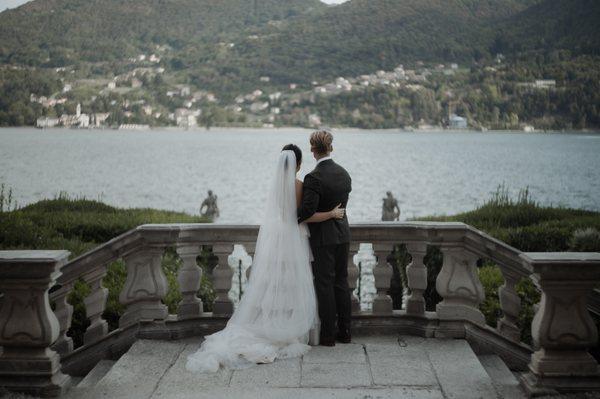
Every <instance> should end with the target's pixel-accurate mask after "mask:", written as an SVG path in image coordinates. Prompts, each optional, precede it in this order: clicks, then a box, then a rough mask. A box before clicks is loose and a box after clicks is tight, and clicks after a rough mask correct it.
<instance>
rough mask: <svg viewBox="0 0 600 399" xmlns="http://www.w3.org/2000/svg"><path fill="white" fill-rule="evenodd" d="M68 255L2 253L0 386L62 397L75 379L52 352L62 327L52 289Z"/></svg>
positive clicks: (51, 252)
mask: <svg viewBox="0 0 600 399" xmlns="http://www.w3.org/2000/svg"><path fill="white" fill-rule="evenodd" d="M68 257H69V252H68V251H0V292H3V293H4V299H3V303H2V308H1V309H0V346H2V347H3V348H2V351H1V353H0V387H1V388H4V389H7V390H10V391H18V392H24V393H27V394H30V395H36V396H60V395H61V394H62V393H64V391H65V389H66V387H67V386H68V385H69V384H70V377H69V376H68V375H65V374H62V373H61V371H60V356H59V355H58V354H57V353H56V352H55V351H53V350H52V349H50V346H51V345H52V344H53V343H54V342H55V341H56V340H57V339H58V335H59V333H60V325H59V322H58V319H57V318H56V315H55V314H54V313H53V312H52V309H51V308H50V301H49V295H48V290H49V289H50V287H52V286H54V284H55V283H56V279H57V278H58V277H59V276H60V271H59V270H60V268H61V267H62V265H64V264H65V263H66V262H67V259H68Z"/></svg>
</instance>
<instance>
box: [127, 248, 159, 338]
mask: <svg viewBox="0 0 600 399" xmlns="http://www.w3.org/2000/svg"><path fill="white" fill-rule="evenodd" d="M163 253H164V249H163V248H154V247H151V248H143V249H141V250H140V251H139V252H135V253H133V254H130V255H128V256H126V257H125V259H124V260H125V265H126V266H127V280H125V286H124V287H123V290H122V291H121V294H120V295H119V300H120V302H121V303H122V304H124V305H126V306H127V308H126V310H125V313H124V314H123V316H121V318H120V319H119V327H121V328H123V327H128V326H130V325H132V324H135V323H137V322H138V321H140V320H164V319H165V318H166V317H167V313H168V311H167V307H166V305H164V304H163V303H162V299H163V298H164V297H165V295H166V294H167V289H168V283H167V278H166V277H165V275H164V273H163V271H162V267H161V261H162V255H163Z"/></svg>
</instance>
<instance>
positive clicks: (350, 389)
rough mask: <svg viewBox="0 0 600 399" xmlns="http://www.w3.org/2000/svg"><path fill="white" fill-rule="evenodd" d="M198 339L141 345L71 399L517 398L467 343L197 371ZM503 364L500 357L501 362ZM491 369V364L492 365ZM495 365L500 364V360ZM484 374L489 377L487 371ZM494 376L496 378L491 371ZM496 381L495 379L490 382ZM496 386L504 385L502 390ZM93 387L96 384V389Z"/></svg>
mask: <svg viewBox="0 0 600 399" xmlns="http://www.w3.org/2000/svg"><path fill="white" fill-rule="evenodd" d="M200 342H201V339H200V338H194V339H187V340H181V341H149V340H140V341H137V342H136V343H135V344H134V345H133V346H132V347H131V349H130V350H129V351H128V352H127V353H126V354H125V355H123V356H122V357H121V358H120V359H119V360H118V361H117V362H116V363H115V364H114V365H112V364H111V365H110V369H108V367H106V368H107V369H108V372H106V370H105V371H104V372H106V374H105V375H104V372H101V373H100V374H101V376H99V377H97V378H99V380H98V381H97V382H96V381H93V383H92V382H90V381H87V380H90V379H93V378H92V376H93V374H94V372H92V373H90V375H88V377H90V378H87V377H86V379H84V380H83V381H82V382H81V383H80V384H79V386H76V387H74V388H72V389H71V390H70V391H69V392H68V393H67V397H68V398H85V399H93V398H130V399H133V398H169V399H171V398H173V399H184V398H190V399H191V398H195V399H197V398H210V399H215V398H232V399H233V398H252V399H255V398H259V399H272V398H285V399H290V398H307V399H308V398H311V399H312V398H373V399H375V398H382V399H384V398H423V399H425V398H431V399H441V398H461V399H468V398H504V397H506V398H519V397H524V396H523V394H522V392H521V390H520V388H518V386H517V385H516V379H514V376H513V375H512V374H511V373H510V372H509V371H508V369H506V367H505V366H504V364H503V363H501V364H500V367H498V364H496V365H494V364H493V363H494V361H493V359H491V360H492V361H491V363H490V364H491V365H487V366H486V368H484V367H483V365H482V362H483V363H484V364H485V363H486V361H484V358H483V357H482V358H478V357H477V356H476V355H475V354H474V353H473V351H472V350H471V348H470V346H469V344H468V343H467V342H466V341H464V340H439V339H432V338H429V339H425V338H419V337H413V336H383V337H381V336H369V337H355V338H354V339H353V343H352V344H346V345H344V344H337V345H336V346H335V347H333V348H329V347H321V346H319V347H313V348H312V349H311V351H310V352H309V353H308V354H306V355H305V356H304V357H303V358H296V359H288V360H277V361H276V362H274V363H272V364H266V365H257V366H255V367H251V368H249V369H244V370H236V371H231V370H224V369H221V370H220V371H219V372H218V373H212V374H206V373H191V372H188V371H187V370H186V369H185V362H186V358H187V355H188V354H189V353H192V352H194V351H196V350H197V348H198V346H199V344H200ZM496 359H497V361H499V358H496ZM488 363H489V362H488ZM496 363H497V362H496ZM486 369H487V370H488V371H486ZM490 370H492V372H491V373H490ZM490 375H494V381H493V380H492V378H491V377H490ZM498 381H499V382H500V384H501V385H498ZM92 384H93V385H92Z"/></svg>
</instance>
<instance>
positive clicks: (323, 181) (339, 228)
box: [304, 159, 352, 246]
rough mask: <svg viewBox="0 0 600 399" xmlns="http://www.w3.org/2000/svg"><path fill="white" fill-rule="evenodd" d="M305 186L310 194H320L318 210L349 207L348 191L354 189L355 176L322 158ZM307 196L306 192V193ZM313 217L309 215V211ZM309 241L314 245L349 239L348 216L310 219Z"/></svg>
mask: <svg viewBox="0 0 600 399" xmlns="http://www.w3.org/2000/svg"><path fill="white" fill-rule="evenodd" d="M304 189H305V190H308V192H307V193H306V194H308V196H309V197H310V196H311V195H314V194H315V193H316V194H317V195H318V201H316V202H317V203H316V209H315V211H316V212H327V211H330V210H332V209H333V208H335V207H336V205H338V204H342V208H346V206H347V204H348V195H349V194H350V191H352V179H351V178H350V175H349V174H348V172H347V171H346V169H344V168H343V167H341V166H340V165H338V164H337V163H335V162H334V161H333V160H331V159H328V160H325V161H322V162H319V163H318V164H317V166H316V167H315V169H314V170H313V171H312V172H310V173H309V174H308V175H306V177H305V180H304ZM304 198H305V199H306V196H305V197H304ZM308 217H310V215H308ZM308 226H309V229H310V235H311V237H310V241H311V245H313V246H324V245H335V244H343V243H348V242H350V226H349V225H348V217H347V216H346V215H344V218H343V219H329V220H327V221H325V222H321V223H309V224H308Z"/></svg>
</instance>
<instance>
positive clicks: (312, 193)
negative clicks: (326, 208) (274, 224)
mask: <svg viewBox="0 0 600 399" xmlns="http://www.w3.org/2000/svg"><path fill="white" fill-rule="evenodd" d="M320 197H321V187H320V184H319V181H318V180H317V179H315V178H314V177H313V176H311V175H306V177H305V178H304V184H303V185H302V203H301V204H300V207H299V208H298V223H302V222H304V221H305V220H306V219H308V218H309V217H311V216H312V215H314V214H315V212H316V211H317V206H318V205H319V198H320Z"/></svg>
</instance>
